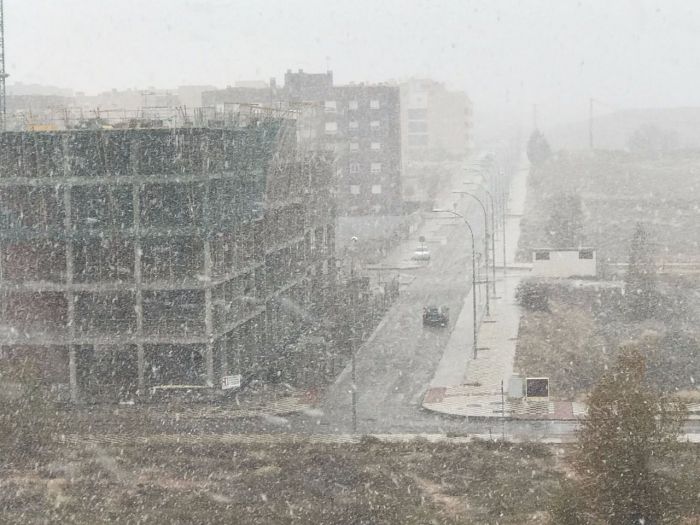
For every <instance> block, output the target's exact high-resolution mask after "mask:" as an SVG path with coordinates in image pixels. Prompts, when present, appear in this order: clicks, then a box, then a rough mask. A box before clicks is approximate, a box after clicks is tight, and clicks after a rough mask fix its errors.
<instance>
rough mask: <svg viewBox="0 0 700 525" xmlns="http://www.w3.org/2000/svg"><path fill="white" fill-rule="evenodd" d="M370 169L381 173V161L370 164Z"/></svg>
mask: <svg viewBox="0 0 700 525" xmlns="http://www.w3.org/2000/svg"><path fill="white" fill-rule="evenodd" d="M370 171H371V172H372V173H381V172H382V163H381V162H373V163H372V164H370Z"/></svg>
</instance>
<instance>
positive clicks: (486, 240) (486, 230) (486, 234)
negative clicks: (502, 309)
mask: <svg viewBox="0 0 700 525" xmlns="http://www.w3.org/2000/svg"><path fill="white" fill-rule="evenodd" d="M452 193H459V194H460V195H468V196H470V197H472V198H473V199H474V200H475V201H476V202H478V203H479V206H481V209H482V210H483V211H484V263H485V264H486V315H487V316H489V315H491V309H490V307H489V219H488V214H487V213H486V206H484V203H483V202H482V201H481V199H480V198H479V197H477V196H476V195H474V194H473V193H469V192H468V191H453V192H452ZM494 258H495V256H494ZM491 266H493V262H492V263H491ZM494 268H495V267H494ZM493 279H494V283H493V285H494V293H495V292H496V290H495V286H496V273H495V270H494V275H493Z"/></svg>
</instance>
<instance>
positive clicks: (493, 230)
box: [465, 182, 506, 295]
mask: <svg viewBox="0 0 700 525" xmlns="http://www.w3.org/2000/svg"><path fill="white" fill-rule="evenodd" d="M465 184H473V185H475V186H478V187H479V188H481V189H482V190H484V191H485V192H486V195H488V196H489V200H490V201H491V253H492V254H493V260H492V261H491V269H492V270H493V294H494V295H496V214H495V206H494V201H493V195H492V194H491V192H490V191H489V190H488V189H487V188H486V186H484V185H483V184H479V183H477V182H465ZM505 246H506V224H505V222H504V223H503V275H504V276H505V274H506V248H505Z"/></svg>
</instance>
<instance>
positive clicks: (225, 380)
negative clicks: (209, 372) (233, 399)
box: [221, 374, 242, 390]
mask: <svg viewBox="0 0 700 525" xmlns="http://www.w3.org/2000/svg"><path fill="white" fill-rule="evenodd" d="M241 380H242V376H241V375H240V374H236V375H232V376H224V377H222V378H221V390H230V389H232V388H241Z"/></svg>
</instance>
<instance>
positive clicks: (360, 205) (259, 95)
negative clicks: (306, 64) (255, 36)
mask: <svg viewBox="0 0 700 525" xmlns="http://www.w3.org/2000/svg"><path fill="white" fill-rule="evenodd" d="M203 102H204V104H205V105H207V106H218V107H221V108H223V107H225V105H226V104H236V103H247V104H259V105H261V106H268V107H280V106H282V107H296V108H303V109H304V111H303V114H304V117H303V118H302V120H301V121H300V122H299V126H298V138H299V142H300V144H302V145H303V147H305V148H306V149H309V150H315V151H327V152H331V153H332V154H333V155H334V157H335V159H336V175H337V179H336V199H337V204H338V214H339V215H340V216H351V217H357V216H396V215H401V214H402V213H403V201H402V196H401V125H400V118H401V110H400V94H399V88H398V87H397V86H390V85H367V84H351V85H343V86H336V85H334V83H333V73H332V72H330V71H328V72H326V73H306V72H304V71H303V70H299V71H297V72H292V71H291V70H288V71H287V72H286V74H285V77H284V86H283V87H278V86H277V84H276V82H274V80H273V81H271V82H270V84H269V85H268V86H266V87H261V88H248V87H231V88H227V89H225V90H219V91H212V92H205V93H204V94H203Z"/></svg>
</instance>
